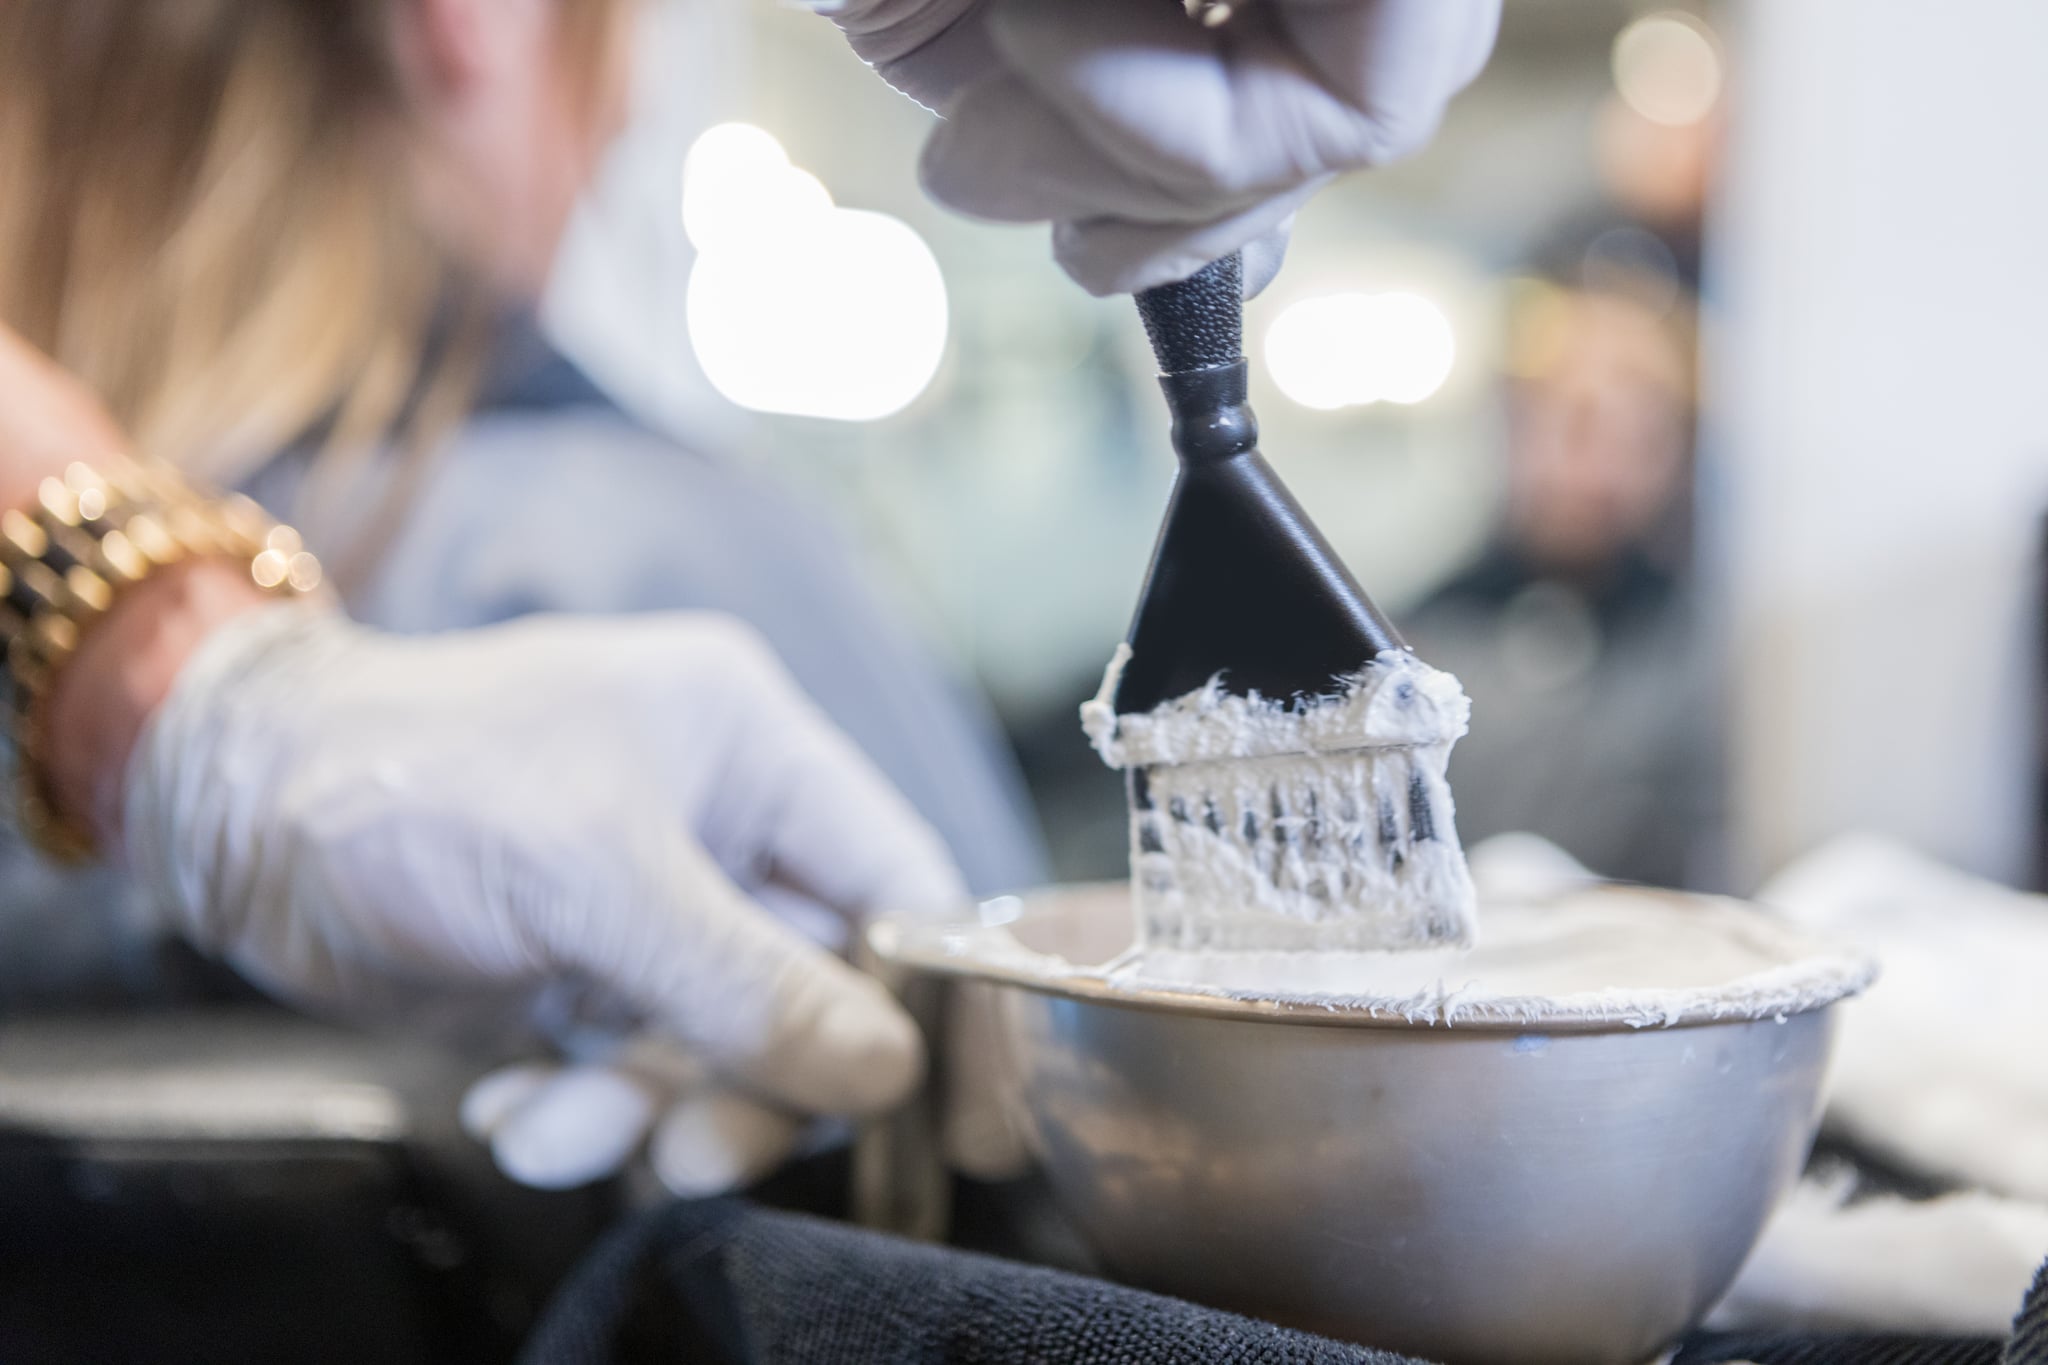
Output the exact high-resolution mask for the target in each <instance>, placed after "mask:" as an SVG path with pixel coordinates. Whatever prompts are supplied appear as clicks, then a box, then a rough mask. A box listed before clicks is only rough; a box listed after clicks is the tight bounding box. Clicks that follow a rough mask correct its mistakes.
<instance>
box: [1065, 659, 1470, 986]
mask: <svg viewBox="0 0 2048 1365" xmlns="http://www.w3.org/2000/svg"><path fill="white" fill-rule="evenodd" d="M1130 657H1131V656H1130V649H1129V646H1120V647H1119V648H1118V650H1117V654H1116V657H1115V658H1114V659H1112V660H1111V661H1110V665H1109V668H1108V670H1107V672H1106V673H1105V674H1104V676H1103V680H1102V689H1101V691H1100V692H1099V693H1097V695H1096V696H1095V698H1094V700H1092V701H1090V702H1088V703H1087V704H1086V705H1084V706H1083V707H1082V708H1081V724H1082V728H1083V729H1084V730H1086V731H1087V733H1088V737H1089V739H1090V740H1091V741H1092V742H1093V743H1094V745H1095V748H1096V751H1097V752H1098V753H1100V754H1101V755H1102V758H1103V761H1104V762H1106V763H1108V764H1109V765H1110V766H1111V767H1114V768H1120V769H1123V770H1124V771H1126V772H1127V773H1134V774H1137V775H1139V778H1140V780H1141V782H1142V791H1143V792H1144V800H1143V801H1138V800H1134V801H1133V802H1132V809H1131V881H1132V887H1133V892H1134V896H1135V900H1136V908H1137V916H1138V936H1139V942H1140V944H1142V945H1143V946H1144V947H1146V948H1147V949H1172V950H1187V951H1200V950H1210V949H1219V950H1286V949H1337V950H1346V949H1378V948H1423V947H1431V946H1435V945H1441V944H1460V943H1469V942H1470V941H1471V940H1472V936H1473V927H1474V925H1473V921H1474V916H1475V898H1474V895H1473V890H1472V879H1471V875H1470V873H1469V872H1468V871H1467V870H1466V867H1465V855H1464V851H1463V850H1462V849H1461V848H1460V847H1459V845H1458V834H1457V827H1456V824H1455V820H1454V811H1453V808H1452V804H1451V789H1450V784H1449V782H1448V781H1447V780H1446V778H1445V771H1444V770H1445V765H1446V764H1447V763H1448V762H1449V760H1450V752H1451V745H1452V744H1454V743H1455V742H1456V741H1457V740H1458V739H1459V738H1460V737H1461V736H1463V735H1464V733H1465V730H1466V727H1467V724H1468V722H1469V719H1470V716H1471V703H1470V702H1468V701H1467V700H1466V698H1465V694H1464V691H1463V690H1462V689H1461V688H1460V687H1459V686H1458V680H1457V679H1456V678H1453V677H1452V676H1451V675H1450V674H1448V673H1444V672H1441V671H1439V670H1437V669H1434V668H1431V667H1430V666H1429V665H1427V664H1425V663H1423V662H1422V661H1421V660H1419V659H1417V658H1416V657H1415V656H1414V655H1412V654H1409V653H1407V652H1406V651H1401V650H1390V651H1387V652H1386V653H1383V654H1381V655H1380V656H1379V657H1378V658H1377V659H1375V660H1374V661H1373V662H1372V663H1370V664H1369V665H1367V666H1366V667H1365V668H1364V669H1362V670H1360V671H1359V672H1358V673H1356V674H1353V675H1352V676H1350V677H1348V678H1344V679H1340V680H1338V690H1337V691H1336V692H1335V694H1333V695H1331V696H1327V697H1312V698H1308V699H1306V700H1303V701H1299V702H1295V703H1293V704H1289V703H1287V702H1284V701H1278V700H1273V699H1269V698H1265V697H1261V696H1259V695H1258V694H1257V693H1256V692H1254V693H1252V694H1250V695H1249V696H1237V695H1233V694H1231V693H1228V692H1225V691H1224V690H1223V689H1222V687H1221V686H1220V684H1219V683H1218V682H1217V681H1215V680H1212V681H1211V682H1210V683H1209V685H1208V686H1206V687H1203V688H1200V689H1198V690H1197V691H1194V692H1190V693H1188V694H1187V695H1185V696H1182V697H1176V698H1174V699H1172V700H1170V701H1167V702H1165V703H1163V704H1162V705H1160V706H1158V707H1157V708H1155V709H1153V710H1151V711H1147V712H1142V713H1136V714H1128V715H1122V714H1118V713H1117V711H1116V709H1115V706H1114V703H1113V700H1112V699H1113V698H1114V697H1115V695H1116V690H1117V685H1118V683H1119V681H1120V680H1121V678H1122V676H1123V669H1124V665H1125V664H1126V663H1127V662H1128V661H1129V659H1130Z"/></svg>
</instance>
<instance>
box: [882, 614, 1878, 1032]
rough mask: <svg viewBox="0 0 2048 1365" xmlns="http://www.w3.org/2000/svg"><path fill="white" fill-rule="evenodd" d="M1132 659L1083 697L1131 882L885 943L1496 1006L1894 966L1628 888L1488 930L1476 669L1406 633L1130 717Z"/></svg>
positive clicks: (1074, 977)
mask: <svg viewBox="0 0 2048 1365" xmlns="http://www.w3.org/2000/svg"><path fill="white" fill-rule="evenodd" d="M1129 658H1130V653H1129V650H1128V648H1120V649H1119V650H1118V652H1117V656H1116V658H1115V659H1113V660H1112V661H1111V663H1110V666H1109V669H1108V671H1107V673H1106V674H1105V675H1104V678H1103V682H1102V689H1101V691H1100V692H1099V693H1098V694H1097V696H1096V697H1095V699H1094V700H1092V701H1090V702H1089V703H1087V704H1086V705H1085V706H1083V707H1082V711H1081V715H1082V725H1083V728H1084V729H1085V730H1086V731H1087V733H1088V736H1089V738H1090V739H1091V740H1092V741H1093V743H1094V745H1095V747H1096V749H1097V751H1098V752H1099V753H1100V754H1101V755H1102V757H1103V759H1104V761H1106V762H1107V763H1109V764H1110V765H1111V766H1113V767H1117V768H1121V769H1123V770H1125V771H1126V772H1128V773H1134V774H1139V775H1141V778H1142V783H1143V788H1142V790H1143V791H1144V795H1145V800H1144V801H1142V802H1138V801H1134V802H1133V809H1132V812H1131V871H1132V877H1131V883H1130V889H1129V891H1128V892H1124V891H1123V889H1122V888H1120V887H1113V886H1097V887H1078V888H1073V889H1070V890H1064V891H1054V892H1049V893H1045V894H1043V895H1039V896H1034V897H1030V898H1027V899H1025V900H1023V901H1019V900H1017V899H1015V898H1004V899H1003V900H1001V901H997V902H991V903H989V904H988V905H987V906H984V907H983V908H982V913H981V916H980V918H979V920H978V922H973V923H968V924H962V923H958V922H956V923H953V924H950V925H947V924H925V925H899V926H893V927H892V932H891V934H890V935H889V936H888V938H887V941H886V942H878V944H877V946H878V947H880V948H882V951H883V952H884V953H885V955H888V956H893V957H896V958H898V959H899V960H903V961H908V962H916V963H919V964H921V965H924V966H927V967H932V968H936V969H939V970H951V971H958V972H965V973H967V974H969V975H973V976H983V977H992V978H995V979H998V980H1006V981H1011V982H1015V983H1018V984H1023V985H1030V986H1035V987H1040V988H1045V989H1052V990H1056V991H1063V992H1069V993H1075V994H1081V995H1086V996H1089V997H1096V998H1106V999H1112V1000H1115V999H1127V1000H1133V1001H1150V1002H1158V1001H1162V1000H1183V1001H1195V1000H1200V999H1204V998H1206V999H1210V1000H1217V1001H1234V1002H1242V1003H1244V1004H1248V1005H1250V1006H1253V1007H1255V1008H1257V1009H1258V1010H1260V1011H1261V1012H1269V1011H1273V1010H1278V1011H1280V1012H1282V1013H1290V1014H1300V1013H1303V1012H1306V1013H1309V1014H1312V1015H1322V1014H1325V1013H1327V1014H1330V1015H1335V1016H1347V1017H1356V1018H1359V1019H1361V1020H1362V1021H1379V1022H1395V1021H1398V1022H1405V1023H1411V1024H1420V1025H1433V1026H1444V1027H1455V1026H1458V1025H1464V1026H1466V1027H1481V1028H1487V1027H1491V1028H1500V1027H1514V1028H1524V1027H1527V1028H1542V1027H1545V1026H1560V1027H1580V1028H1585V1027H1595V1028H1600V1027H1625V1028H1644V1027H1655V1026H1671V1025H1678V1024H1691V1023H1704V1022H1711V1021H1718V1020H1730V1019H1767V1018H1774V1017H1780V1018H1781V1017H1784V1016H1787V1015H1790V1014H1796V1013H1800V1012H1803V1011H1807V1010H1811V1009H1816V1008H1819V1007H1821V1006H1823V1005H1826V1004H1829V1003H1832V1002H1833V1001H1835V1000H1839V999H1841V998H1843V997H1844V996H1847V995H1851V994H1854V993H1855V992H1857V991H1859V990H1861V989H1862V988H1863V987H1864V986H1866V985H1868V984H1869V982H1870V981H1871V979H1872V978H1873V977H1874V976H1875V974H1876V967H1875V964H1874V963H1873V962H1872V960H1871V959H1870V958H1869V957H1867V956H1866V955H1863V954H1861V953H1857V952H1855V951H1853V950H1847V949H1843V948H1840V947H1837V946H1834V945H1830V944H1828V943H1825V942H1822V941H1820V940H1818V939H1815V938H1812V937H1810V936H1808V935H1806V934H1804V933H1802V932H1800V931H1799V930H1797V929H1794V928H1793V927H1791V926H1790V925H1787V924H1785V923H1783V922H1781V921H1778V920H1776V919H1774V918H1772V917H1771V916H1769V915H1767V914H1765V913H1762V912H1760V911H1758V910H1757V909H1756V908H1754V907H1751V906H1748V905H1745V904H1743V903H1741V902H1738V901H1732V900H1723V899H1719V898H1712V897H1703V896H1687V895H1681V894H1678V893H1674V892H1659V891H1649V890H1638V889H1632V888H1623V887H1614V886H1591V887H1586V888H1582V889H1579V890H1576V891H1572V892H1569V893H1566V894H1564V895H1561V896H1558V897H1554V898H1551V899H1547V900H1543V901H1526V900H1523V901H1511V902H1500V903H1489V904H1488V905H1487V907H1486V934H1485V938H1484V941H1477V939H1476V936H1475V934H1474V928H1475V922H1476V919H1477V917H1478V908H1477V905H1476V899H1477V898H1476V895H1475V893H1474V890H1473V885H1472V879H1471V876H1470V873H1469V872H1468V870H1467V868H1466V865H1465V857H1464V853H1463V851H1462V849H1461V848H1460V847H1459V845H1458V840H1457V833H1456V829H1455V827H1454V825H1453V822H1452V818H1453V811H1452V806H1451V796H1450V788H1449V785H1448V783H1447V781H1446V780H1445V767H1446V764H1447V762H1448V759H1449V755H1450V750H1451V745H1452V744H1453V743H1454V742H1456V740H1457V739H1459V738H1460V737H1461V736H1463V735H1464V733H1465V731H1466V727H1467V724H1468V720H1469V716H1470V703H1469V702H1468V701H1467V700H1466V698H1465V695H1464V692H1463V690H1462V689H1461V688H1460V687H1459V686H1458V682H1457V679H1455V678H1453V677H1451V676H1450V675H1449V674H1447V673H1443V672H1440V671H1439V670H1436V669H1433V668H1430V667H1429V666H1428V665H1427V664H1424V663H1422V662H1421V661H1420V660H1418V659H1416V658H1415V657H1414V656H1413V655H1412V654H1408V653H1406V652H1404V651H1390V652H1388V653H1385V654H1382V655H1381V656H1380V657H1379V658H1378V659H1376V660H1374V661H1373V663H1372V664H1370V665H1369V666H1368V667H1367V668H1365V669H1364V670H1362V671H1361V672H1359V673H1358V674H1356V675H1354V676H1352V677H1350V678H1347V679H1343V680H1341V687H1340V690H1339V691H1338V693H1337V694H1336V695H1334V696H1330V697H1324V698H1313V699H1309V700H1307V701H1304V702H1297V703H1295V704H1293V705H1288V704H1285V703H1280V702H1275V701H1271V700H1268V699H1264V698H1261V697H1259V696H1258V695H1257V694H1253V695H1250V696H1235V695H1232V694H1229V693H1226V692H1225V691H1223V690H1222V688H1221V687H1220V686H1219V685H1218V684H1217V683H1215V682H1213V681H1212V682H1211V683H1210V685H1209V686H1207V687H1204V688H1202V689H1200V690H1198V691H1196V692H1192V693H1189V694H1188V695H1186V696H1183V697H1178V698H1175V699H1173V700H1171V701H1168V702H1167V703H1165V704H1164V705H1162V706H1160V707H1158V708H1156V709H1154V710H1152V711H1149V712H1145V713H1142V714H1135V715H1119V714H1118V713H1117V712H1116V710H1115V708H1114V705H1113V701H1112V699H1113V698H1114V696H1115V695H1116V690H1117V684H1118V682H1119V680H1120V678H1121V676H1122V671H1123V668H1124V665H1125V663H1126V662H1127V661H1128V660H1129ZM1126 896H1128V897H1129V899H1126ZM1132 901H1135V904H1136V910H1137V914H1136V918H1135V925H1133V922H1132V919H1131V918H1130V916H1129V911H1128V909H1127V907H1128V906H1129V905H1130V904H1131V902H1132Z"/></svg>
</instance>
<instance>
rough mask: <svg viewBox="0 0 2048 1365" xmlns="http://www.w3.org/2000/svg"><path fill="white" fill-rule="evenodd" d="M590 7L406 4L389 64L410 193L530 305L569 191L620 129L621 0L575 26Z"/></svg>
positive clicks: (517, 2) (626, 16)
mask: <svg viewBox="0 0 2048 1365" xmlns="http://www.w3.org/2000/svg"><path fill="white" fill-rule="evenodd" d="M593 3H594V0H407V3H404V4H402V5H401V6H400V7H399V31H398V33H397V34H396V35H395V41H396V42H397V44H398V56H399V62H400V67H401V69H402V70H403V71H404V73H405V77H406V79H407V81H408V83H409V84H410V86H411V88H412V91H413V103H414V107H415V109H416V110H417V111H418V120H419V127H420V132H421V137H420V139H419V142H420V143H421V144H422V145H419V146H418V147H417V148H416V151H417V155H416V156H415V165H416V174H417V177H418V181H419V187H420V193H421V195H422V198H423V200H424V202H425V205H426V208H427V211H428V213H429V215H430V217H431V218H432V219H433V221H434V222H435V223H436V224H437V225H438V226H439V227H440V228H441V230H442V231H444V232H445V233H447V234H448V236H449V238H450V240H451V241H452V242H453V243H454V245H455V248H456V250H457V251H458V252H459V253H460V254H461V255H463V256H465V257H467V258H468V260H469V263H470V264H471V265H472V266H474V267H476V268H477V269H479V270H481V271H482V272H483V273H484V274H485V275H486V276H487V277H488V278H490V279H491V280H492V281H493V282H495V283H496V284H497V285H498V286H499V287H500V288H502V289H504V290H505V291H506V292H508V293H511V294H514V295H517V296H520V297H525V298H535V297H538V296H539V294H540V292H541V290H542V288H543V287H544V286H545V285H546V283H547V278H548V273H549V270H550V269H551V267H552V266H553V263H554V258H555V252H556V249H557V247H558V246H559V245H560V244H561V240H562V234H563V233H564V231H565V230H566V229H567V227H568V222H569V214H570V212H571V210H572V209H573V208H574V207H575V203H576V199H577V196H578V195H580V194H581V193H582V191H583V189H584V187H585V186H586V185H587V184H588V183H589V181H590V178H591V176H592V175H593V174H594V173H595V171H596V169H597V165H598V161H599V159H600V158H601V157H602V156H603V154H604V150H605V148H606V147H607V146H608V145H609V144H610V142H611V140H612V138H613V137H614V136H616V135H617V133H618V131H619V129H620V127H621V126H622V125H623V123H624V121H625V114H626V91H627V86H628V83H629V81H628V76H629V67H630V63H629V60H628V48H627V43H626V37H627V32H628V30H629V28H630V21H631V11H632V10H633V8H634V6H633V4H632V3H631V2H630V0H614V3H611V4H609V5H606V6H603V7H602V8H603V9H605V10H606V11H607V27H606V28H605V29H604V30H603V31H601V32H598V33H595V34H592V35H590V36H589V38H588V41H584V40H583V39H584V35H582V34H579V33H577V32H576V31H575V25H576V23H577V22H578V21H577V19H576V18H575V17H574V11H575V10H576V9H578V8H580V7H583V6H588V5H591V4H593Z"/></svg>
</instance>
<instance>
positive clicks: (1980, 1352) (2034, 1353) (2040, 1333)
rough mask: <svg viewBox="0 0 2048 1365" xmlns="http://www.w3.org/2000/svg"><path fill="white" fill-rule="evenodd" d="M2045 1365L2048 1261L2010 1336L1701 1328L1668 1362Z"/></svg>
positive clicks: (1678, 1364) (2047, 1354)
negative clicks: (1807, 1333)
mask: <svg viewBox="0 0 2048 1365" xmlns="http://www.w3.org/2000/svg"><path fill="white" fill-rule="evenodd" d="M1731 1361H1747V1362H1753V1365H2048V1265H2043V1266H2042V1267H2041V1269H2040V1272H2039V1273H2038V1274H2036V1275H2035V1276H2034V1285H2033V1288H2032V1289H2030V1290H2029V1291H2028V1292H2027V1298H2026V1302H2025V1303H2024V1304H2022V1305H2021V1307H2020V1311H2019V1313H2018V1315H2017V1316H2016V1317H2015V1318H2014V1319H2013V1331H2012V1337H2011V1339H2010V1340H2009V1341H2006V1342H2004V1343H2000V1342H1998V1341H1994V1340H1991V1339H1988V1338H1960V1337H1954V1338H1945V1337H1897V1336H1841V1337H1812V1336H1807V1337H1795V1336H1783V1335H1768V1334H1759V1333H1732V1334H1726V1335H1716V1334H1710V1333H1702V1334H1700V1335H1698V1336H1696V1337H1694V1338H1693V1339H1692V1340H1691V1341H1689V1342H1687V1343H1686V1346H1685V1349H1684V1350H1683V1351H1680V1352H1679V1353H1678V1355H1677V1357H1676V1358H1675V1359H1674V1360H1673V1361H1672V1362H1671V1365H1723V1363H1724V1362H1731Z"/></svg>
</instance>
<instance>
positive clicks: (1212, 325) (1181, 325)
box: [1138, 251, 1244, 376]
mask: <svg viewBox="0 0 2048 1365" xmlns="http://www.w3.org/2000/svg"><path fill="white" fill-rule="evenodd" d="M1138 316H1139V317H1140V318H1142V319H1144V322H1145V335H1146V336H1148V337H1150V338H1152V354H1153V355H1155V356H1157V357H1158V358H1159V372H1160V373H1161V374H1164V375H1169V376H1171V375H1180V374H1194V373H1197V372H1199V371H1202V370H1214V369H1220V368H1222V367H1223V366H1225V365H1235V364H1236V363H1237V362H1239V361H1240V360H1243V359H1244V262H1243V260H1242V258H1241V257H1240V256H1239V255H1238V253H1237V252H1235V251H1233V252H1231V253H1230V254H1229V255H1228V256H1225V257H1224V258H1223V259H1221V260H1219V261H1213V262H1211V263H1210V264H1208V265H1205V266H1203V267H1202V268H1201V269H1200V270H1197V271H1196V272H1195V273H1194V274H1192V275H1190V276H1188V277H1187V278H1186V279H1184V280H1176V281H1175V282H1174V283H1172V284H1162V285H1160V286H1158V287H1157V288H1154V289H1147V290H1145V291H1144V292H1143V293H1141V294H1139V295H1138Z"/></svg>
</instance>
